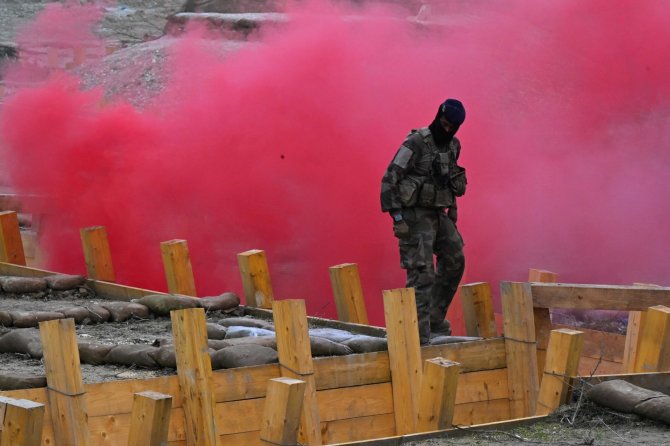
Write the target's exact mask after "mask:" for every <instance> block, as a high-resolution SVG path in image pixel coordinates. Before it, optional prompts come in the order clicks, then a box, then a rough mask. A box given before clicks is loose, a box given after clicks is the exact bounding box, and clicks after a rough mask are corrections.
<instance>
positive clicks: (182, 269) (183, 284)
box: [161, 240, 197, 296]
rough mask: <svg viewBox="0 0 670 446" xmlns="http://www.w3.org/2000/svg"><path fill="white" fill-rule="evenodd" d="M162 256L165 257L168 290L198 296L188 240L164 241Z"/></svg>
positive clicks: (173, 292) (164, 264) (164, 266)
mask: <svg viewBox="0 0 670 446" xmlns="http://www.w3.org/2000/svg"><path fill="white" fill-rule="evenodd" d="M161 257H162V258H163V269H164V270H165V279H166V280H167V287H168V292H170V293H171V294H183V295H185V296H197V294H196V292H195V279H194V278H193V268H192V267H191V257H190V255H189V253H188V244H187V243H186V240H169V241H167V242H162V243H161Z"/></svg>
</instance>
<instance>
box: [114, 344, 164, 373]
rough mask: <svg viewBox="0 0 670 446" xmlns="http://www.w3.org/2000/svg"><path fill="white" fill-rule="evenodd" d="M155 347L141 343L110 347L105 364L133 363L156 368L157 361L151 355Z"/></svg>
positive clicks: (129, 364)
mask: <svg viewBox="0 0 670 446" xmlns="http://www.w3.org/2000/svg"><path fill="white" fill-rule="evenodd" d="M156 350H157V348H156V347H152V346H150V345H141V344H126V345H117V346H115V347H112V349H111V350H110V351H109V353H108V354H107V356H105V362H106V363H107V364H121V365H128V366H131V365H135V366H138V367H145V368H156V367H158V363H157V362H156V361H155V360H154V358H153V357H152V356H153V355H155V354H156Z"/></svg>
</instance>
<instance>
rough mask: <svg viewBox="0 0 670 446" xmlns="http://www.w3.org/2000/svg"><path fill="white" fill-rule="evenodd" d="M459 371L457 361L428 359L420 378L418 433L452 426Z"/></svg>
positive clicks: (459, 366)
mask: <svg viewBox="0 0 670 446" xmlns="http://www.w3.org/2000/svg"><path fill="white" fill-rule="evenodd" d="M460 369H461V365H460V364H459V363H458V362H454V361H449V360H447V359H444V358H433V359H428V360H426V362H425V367H424V370H423V378H422V379H421V393H420V396H419V414H418V417H417V425H416V430H417V432H428V431H436V430H442V429H448V428H450V427H451V421H452V419H453V418H454V406H455V403H456V388H457V386H458V373H459V372H460Z"/></svg>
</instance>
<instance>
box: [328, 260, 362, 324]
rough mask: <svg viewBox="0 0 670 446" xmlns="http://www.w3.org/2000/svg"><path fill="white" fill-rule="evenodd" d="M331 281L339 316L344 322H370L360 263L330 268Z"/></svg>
mask: <svg viewBox="0 0 670 446" xmlns="http://www.w3.org/2000/svg"><path fill="white" fill-rule="evenodd" d="M328 272H329V273H330V283H331V285H332V287H333V295H334V296H335V306H336V308H337V317H338V319H339V320H341V321H344V322H353V323H355V324H365V325H367V324H368V313H367V310H366V309H365V299H364V298H363V288H362V287H361V278H360V275H359V274H358V265H356V264H355V263H343V264H342V265H335V266H331V267H330V268H328Z"/></svg>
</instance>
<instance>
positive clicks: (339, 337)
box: [309, 327, 354, 342]
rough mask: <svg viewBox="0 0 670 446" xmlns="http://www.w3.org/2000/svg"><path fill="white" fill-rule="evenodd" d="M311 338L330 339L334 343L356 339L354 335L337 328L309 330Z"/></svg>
mask: <svg viewBox="0 0 670 446" xmlns="http://www.w3.org/2000/svg"><path fill="white" fill-rule="evenodd" d="M309 335H310V336H317V337H319V338H324V339H328V340H330V341H333V342H343V341H346V340H347V339H351V338H352V337H354V334H353V333H350V332H348V331H346V330H340V329H337V328H325V327H324V328H321V327H319V328H311V329H310V330H309Z"/></svg>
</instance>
